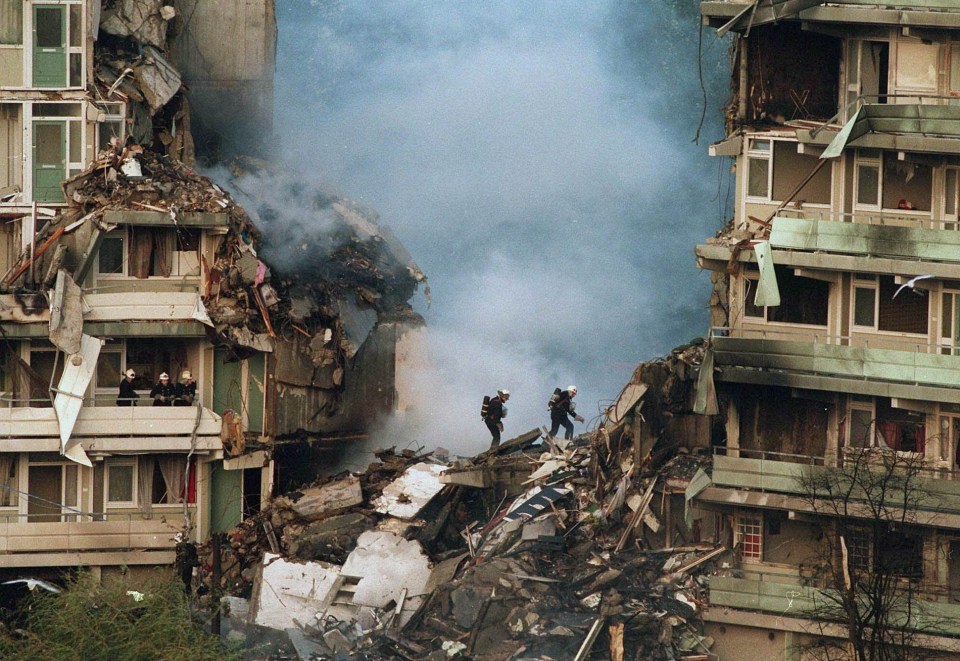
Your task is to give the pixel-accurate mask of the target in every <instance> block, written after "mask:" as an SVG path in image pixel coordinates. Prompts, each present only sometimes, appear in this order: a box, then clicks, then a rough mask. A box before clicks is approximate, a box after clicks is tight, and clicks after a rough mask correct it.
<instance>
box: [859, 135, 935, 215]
mask: <svg viewBox="0 0 960 661" xmlns="http://www.w3.org/2000/svg"><path fill="white" fill-rule="evenodd" d="M856 173H857V177H856V189H857V190H856V200H857V207H858V208H860V209H866V210H880V209H895V210H898V211H903V210H907V211H911V210H914V211H930V209H931V208H932V202H933V168H932V167H930V166H929V165H925V164H922V163H914V162H912V161H910V160H900V159H899V158H898V157H897V154H896V153H893V152H880V151H877V150H871V149H861V150H859V151H858V152H857V160H856Z"/></svg>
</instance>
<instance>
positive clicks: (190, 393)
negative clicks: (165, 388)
mask: <svg viewBox="0 0 960 661" xmlns="http://www.w3.org/2000/svg"><path fill="white" fill-rule="evenodd" d="M196 398H197V382H196V381H194V379H193V372H191V371H190V370H183V372H182V373H181V374H180V383H178V384H177V386H176V388H174V392H173V405H174V406H193V400H195V399H196Z"/></svg>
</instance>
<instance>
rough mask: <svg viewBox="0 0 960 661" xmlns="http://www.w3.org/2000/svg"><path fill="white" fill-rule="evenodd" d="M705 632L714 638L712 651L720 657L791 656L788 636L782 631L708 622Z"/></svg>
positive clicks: (783, 657)
mask: <svg viewBox="0 0 960 661" xmlns="http://www.w3.org/2000/svg"><path fill="white" fill-rule="evenodd" d="M703 633H704V635H706V636H710V637H711V638H713V641H714V642H713V647H711V648H710V653H711V654H716V655H717V656H718V657H719V658H720V659H788V658H789V657H788V656H787V646H786V642H787V636H786V634H785V633H784V632H782V631H777V630H775V629H761V628H754V627H745V626H739V625H733V624H716V623H713V622H707V623H705V624H704V627H703Z"/></svg>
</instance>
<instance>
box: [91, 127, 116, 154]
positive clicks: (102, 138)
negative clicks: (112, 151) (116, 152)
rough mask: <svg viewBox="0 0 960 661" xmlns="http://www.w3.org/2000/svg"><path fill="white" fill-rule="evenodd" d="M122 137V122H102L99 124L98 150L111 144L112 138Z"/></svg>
mask: <svg viewBox="0 0 960 661" xmlns="http://www.w3.org/2000/svg"><path fill="white" fill-rule="evenodd" d="M114 137H116V138H119V137H120V122H101V123H100V124H98V125H97V151H98V152H101V151H103V150H104V149H106V148H107V147H109V146H110V138H114Z"/></svg>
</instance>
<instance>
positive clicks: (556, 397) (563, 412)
mask: <svg viewBox="0 0 960 661" xmlns="http://www.w3.org/2000/svg"><path fill="white" fill-rule="evenodd" d="M576 396H577V387H576V386H567V389H566V390H561V391H560V392H554V393H553V396H552V397H550V401H549V402H548V403H547V409H548V410H549V411H550V436H551V437H552V438H556V437H557V432H558V431H560V427H563V429H564V433H563V437H564V438H565V439H567V440H568V441H569V440H571V439H573V423H572V422H570V418H569V417H568V416H570V415H572V416H573V418H574V420H576V421H577V422H583V418H582V417H580V416H579V415H577V414H576V404H574V402H573V398H574V397H576Z"/></svg>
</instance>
